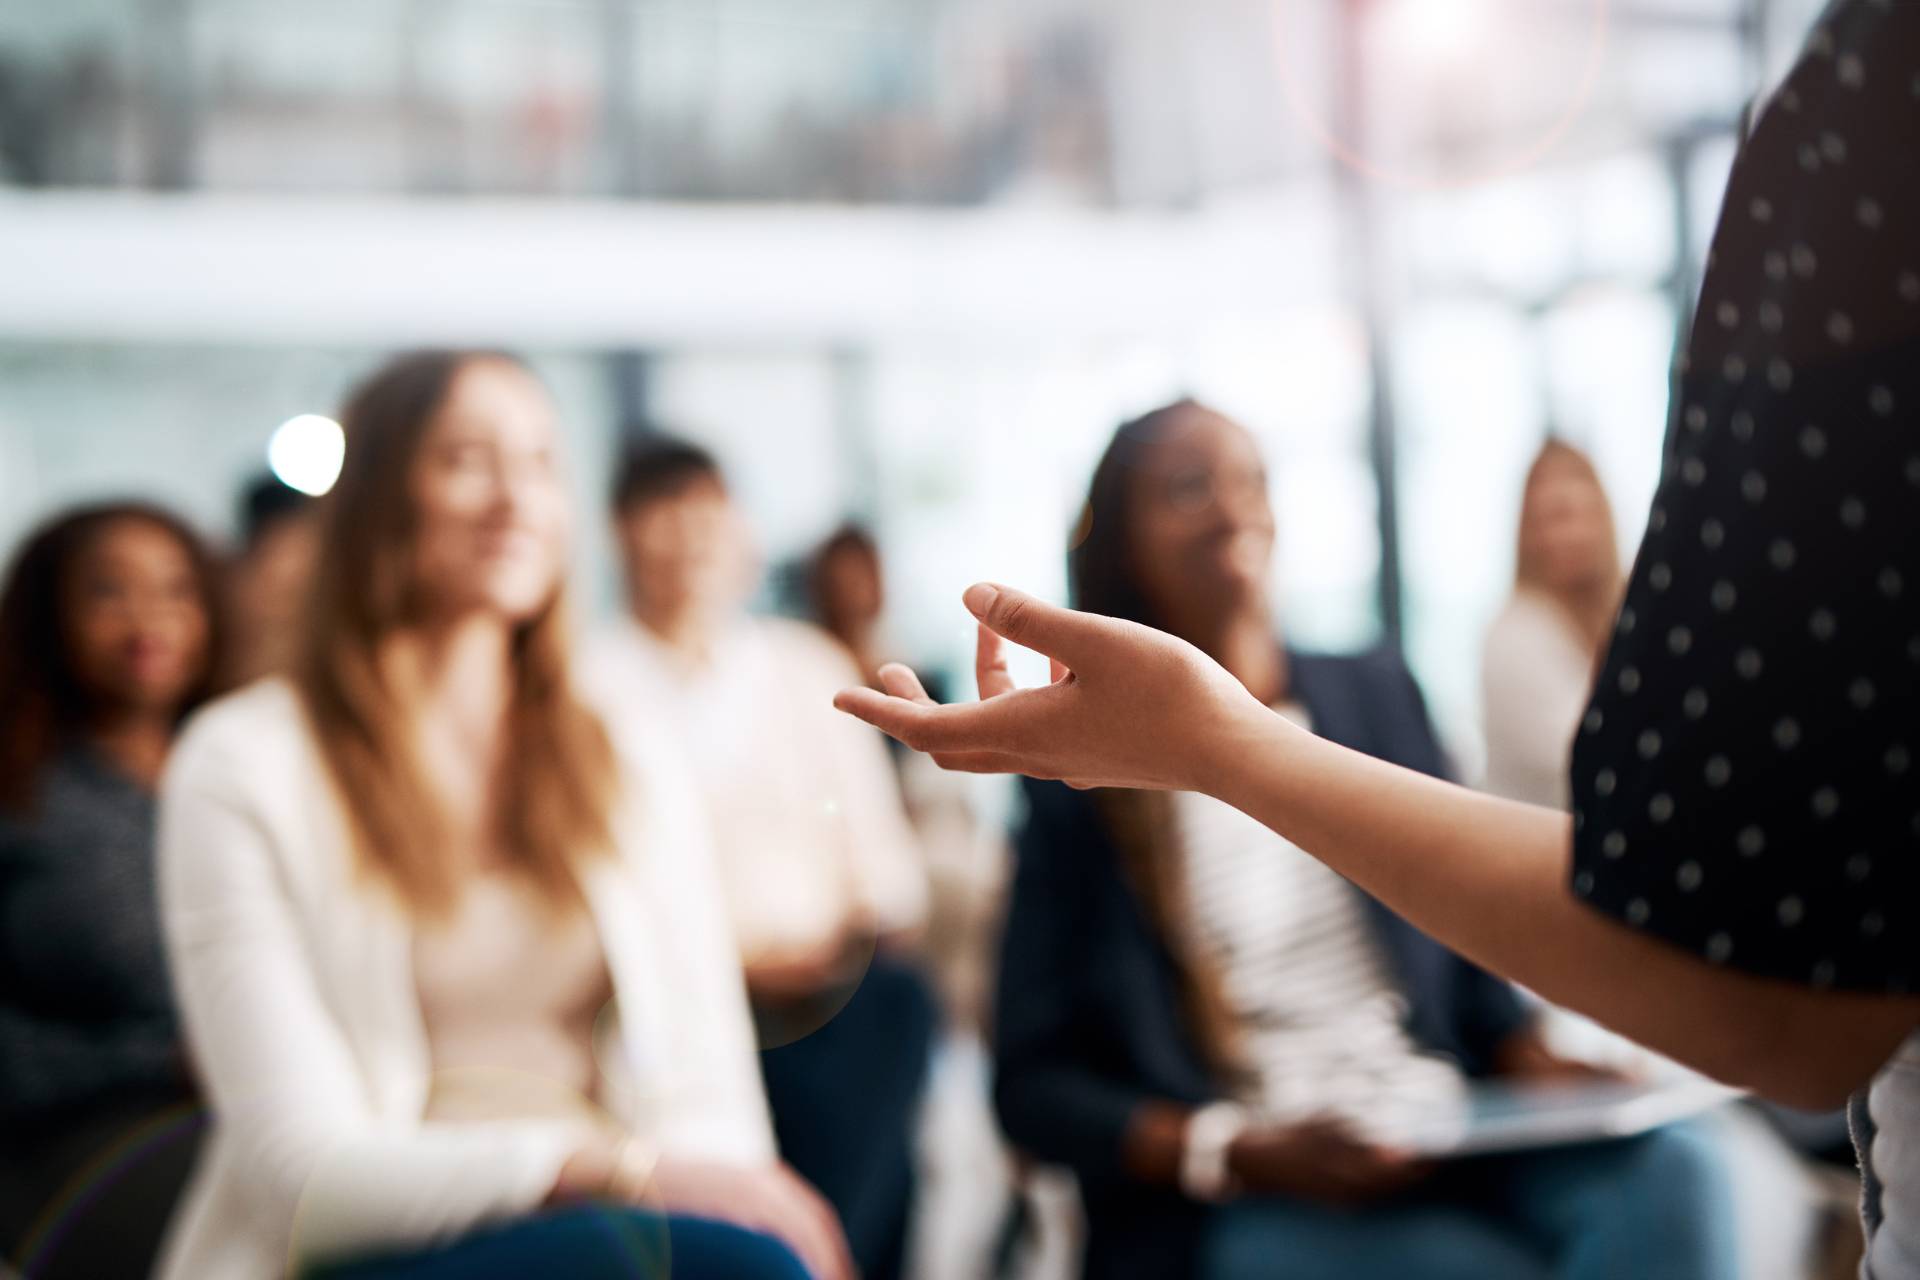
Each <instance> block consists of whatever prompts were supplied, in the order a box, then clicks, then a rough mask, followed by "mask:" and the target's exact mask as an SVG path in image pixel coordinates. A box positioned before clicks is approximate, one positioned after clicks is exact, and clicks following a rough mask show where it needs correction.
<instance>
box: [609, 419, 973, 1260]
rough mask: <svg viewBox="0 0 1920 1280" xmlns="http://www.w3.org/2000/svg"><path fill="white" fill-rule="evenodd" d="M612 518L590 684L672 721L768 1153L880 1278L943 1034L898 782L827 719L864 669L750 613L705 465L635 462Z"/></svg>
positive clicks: (743, 572)
mask: <svg viewBox="0 0 1920 1280" xmlns="http://www.w3.org/2000/svg"><path fill="white" fill-rule="evenodd" d="M613 514H614V520H615V526H616V533H617V536H618V539H619V544H620V548H621V552H622V555H623V557H624V559H625V565H626V576H627V587H628V602H629V607H630V611H631V617H630V618H628V619H627V620H625V621H623V622H622V623H621V624H618V625H617V626H615V627H614V628H611V629H609V630H608V631H607V632H606V633H605V634H604V635H602V636H600V637H599V638H598V642H597V644H596V645H595V647H594V651H593V659H592V666H593V669H594V671H595V674H596V678H598V679H599V680H601V681H602V682H603V684H604V686H605V687H606V688H608V689H610V690H619V691H620V692H619V693H618V694H617V695H615V696H618V697H619V698H620V700H621V705H622V706H623V707H624V712H623V714H625V715H627V716H630V717H632V718H634V719H643V720H649V721H652V720H664V721H665V722H666V723H668V724H669V725H671V726H672V727H673V728H674V729H675V730H676V731H677V733H678V735H679V738H680V740H681V742H682V743H683V745H684V748H685V751H686V753H687V758H688V760H689V761H690V762H691V763H692V765H693V768H694V771H695V772H696V773H697V774H698V777H699V782H700V785H701V786H702V788H703V789H704V792H705V795H706V799H707V802H708V808H709V811H710V812H711V815H712V819H713V823H714V827H715V833H716V836H717V838H718V839H717V843H718V850H719V856H720V867H721V874H722V878H723V880H724V883H725V886H726V891H727V898H728V902H729V905H730V907H731V910H732V916H733V923H734V928H735V930H736V931H737V933H738V935H739V942H740V946H741V950H742V958H743V961H744V964H745V966H746V973H747V985H748V989H749V991H750V993H751V995H752V997H753V1003H754V1009H755V1013H756V1015H757V1016H758V1018H759V1021H760V1026H761V1035H762V1042H763V1044H765V1045H766V1046H767V1052H766V1053H765V1054H763V1055H762V1066H763V1069H764V1072H765V1076H766V1081H767V1093H768V1098H769V1100H770V1102H771V1103H772V1105H773V1119H774V1127H775V1130H776V1132H777V1133H778V1135H779V1140H780V1149H781V1152H782V1154H783V1155H784V1156H785V1157H786V1158H787V1159H788V1160H789V1161H791V1162H792V1163H793V1165H794V1167H795V1168H796V1169H798V1170H799V1171H800V1172H801V1173H802V1174H803V1175H805V1176H806V1177H808V1178H810V1179H811V1180H812V1181H813V1182H814V1183H815V1184H816V1185H818V1186H819V1187H820V1189H821V1191H822V1192H824V1193H825V1194H826V1196H827V1197H828V1199H830V1200H831V1201H832V1202H833V1204H834V1205H835V1207H836V1208H838V1209H839V1211H840V1214H841V1217H842V1220H843V1221H844V1222H845V1224H846V1228H847V1234H848V1237H849V1239H850V1240H851V1241H852V1243H853V1249H854V1255H855V1257H856V1259H857V1260H858V1261H859V1263H860V1266H861V1269H862V1271H863V1272H864V1274H865V1275H866V1276H867V1277H868V1278H869V1280H885V1278H886V1277H889V1276H891V1275H894V1274H895V1273H896V1272H897V1269H898V1267H899V1263H900V1257H901V1252H902V1250H903V1248H904V1241H905V1237H906V1229H907V1218H908V1211H909V1207H910V1198H911V1197H910V1193H911V1188H912V1185H913V1178H912V1170H913V1165H912V1134H913V1122H914V1119H915V1116H916V1112H917V1108H918V1104H919V1099H920V1096H921V1092H922V1088H923V1085H924V1081H925V1077H926V1071H927V1057H928V1049H929V1045H930V1043H931V1039H932V1036H933V1032H934V1029H935V1021H936V1019H935V1010H934V1005H933V1001H932V997H931V995H930V993H929V991H928V988H927V985H926V983H925V981H924V979H923V978H922V977H921V976H920V973H919V970H918V967H917V964H916V962H915V960H914V958H913V957H912V955H911V954H910V953H911V952H912V950H913V947H914V944H915V943H916V942H917V940H918V934H919V932H920V930H921V928H922V925H923V923H924V921H925V917H926V911H927V884H926V876H925V871H924V869H923V867H922V864H921V861H920V852H919V849H918V847H917V844H916V841H915V838H914V833H913V829H912V827H911V826H910V825H909V824H908V821H907V816H906V814H905V812H904V811H903V809H902V806H901V800H900V791H899V786H898V784H897V782H896V780H895V778H894V774H893V770H892V768H891V766H890V765H889V764H888V762H887V755H886V748H885V747H884V746H882V745H881V743H880V740H879V739H878V738H877V737H876V736H875V735H873V734H871V733H868V732H864V731H863V730H862V728H861V726H859V725H858V724H854V723H851V722H849V721H848V720H847V719H846V718H845V717H843V716H838V715H837V714H836V713H835V712H834V710H833V706H832V698H833V694H834V692H835V691H836V690H838V689H839V688H841V687H844V686H845V685H846V684H847V683H848V682H850V681H857V680H858V679H860V678H861V677H860V674H859V673H857V672H856V671H855V669H854V667H853V665H852V664H851V663H850V662H849V661H848V660H847V657H846V655H845V654H843V653H842V652H841V651H840V649H839V647H838V646H837V645H836V644H835V643H834V642H833V640H832V639H831V638H830V637H828V636H826V635H823V634H822V633H821V632H819V631H818V630H816V629H815V628H812V627H808V626H804V625H802V624H799V623H794V622H788V621H783V620H779V619H762V618H754V617H751V616H749V615H748V614H747V613H746V611H745V603H746V600H747V597H748V596H749V594H750V593H751V590H752V587H753V585H754V580H755V577H756V575H757V562H756V559H755V556H754V555H753V552H752V550H751V540H750V538H749V536H748V534H747V530H746V526H745V521H744V520H743V518H742V517H741V515H740V513H739V512H738V511H737V510H736V509H735V507H734V505H733V501H732V499H731V497H730V496H729V494H728V491H727V487H726V484H725V482H724V480H723V479H722V477H721V474H720V470H719V467H718V466H717V465H716V464H715V462H714V460H713V459H712V458H711V457H710V456H708V455H707V454H706V453H705V452H703V451H702V450H700V449H698V448H696V447H694V446H692V445H688V444H684V443H680V442H675V441H667V440H656V441H653V442H650V443H644V444H641V445H639V446H637V447H636V448H635V449H634V450H633V451H632V452H631V453H630V454H629V455H628V456H627V457H626V459H625V460H624V461H623V463H622V464H621V467H620V470H619V475H618V477H617V481H616V484H615V490H614V497H613ZM610 701H611V699H610ZM843 1005H844V1007H842V1006H843Z"/></svg>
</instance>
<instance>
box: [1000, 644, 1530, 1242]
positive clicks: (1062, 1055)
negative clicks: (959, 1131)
mask: <svg viewBox="0 0 1920 1280" xmlns="http://www.w3.org/2000/svg"><path fill="white" fill-rule="evenodd" d="M1288 659H1289V662H1290V664H1291V667H1290V670H1291V678H1292V693H1293V696H1294V697H1295V698H1297V699H1298V700H1299V701H1300V702H1302V703H1303V704H1305V706H1306V708H1307V710H1308V712H1309V713H1310V714H1311V716H1312V717H1313V728H1314V732H1316V733H1317V734H1319V735H1320V736H1321V737H1324V738H1328V739H1330V740H1332V741H1334V742H1338V743H1340V744H1341V745H1343V746H1347V747H1352V748H1354V749H1355V750H1359V751H1364V752H1366V753H1368V754H1369V755H1374V756H1378V757H1380V758H1381V759H1384V760H1390V761H1392V762H1394V763H1396V764H1400V765H1404V766H1406V767H1408V768H1411V769H1417V770H1419V771H1420V772H1422V773H1428V774H1433V775H1435V776H1443V775H1444V773H1445V768H1446V762H1445V759H1444V757H1443V755H1442V753H1441V750H1440V746H1439V743H1438V741H1437V740H1436V739H1435V737H1434V733H1433V727H1432V725H1431V724H1430V722H1429V721H1428V719H1427V712H1426V705H1425V702H1424V701H1423V700H1422V698H1421V696H1420V690H1419V687H1418V686H1417V685H1416V684H1415V683H1414V680H1413V676H1412V675H1411V673H1409V672H1408V670H1407V669H1406V666H1405V665H1404V664H1403V663H1402V662H1401V661H1400V659H1399V658H1398V657H1397V656H1396V655H1393V654H1389V653H1384V652H1383V653H1375V654H1369V655H1365V656H1361V657H1325V656H1310V655H1304V654H1289V655H1288ZM1027 799H1028V805H1029V813H1028V818H1027V822H1026V826H1025V828H1024V830H1023V831H1022V833H1021V835H1020V838H1019V848H1018V856H1019V865H1018V870H1017V872H1016V874H1015V880H1014V887H1013V896H1012V903H1011V908H1010V913H1009V916H1008V921H1007V930H1006V936H1005V940H1004V943H1003V950H1002V955H1001V970H1000V980H999V992H998V997H997V1001H996V1005H997V1007H996V1014H995V1020H996V1027H995V1039H996V1047H995V1059H996V1064H995V1065H996V1070H995V1081H994V1106H995V1109H996V1110H997V1111H998V1113H999V1116H1000V1122H1001V1124H1002V1125H1003V1126H1004V1128H1005V1129H1006V1132H1007V1135H1008V1136H1009V1137H1010V1138H1011V1139H1012V1140H1013V1142H1014V1144H1015V1145H1016V1146H1018V1147H1020V1148H1021V1149H1023V1150H1024V1151H1026V1152H1028V1153H1029V1154H1031V1155H1033V1156H1035V1157H1037V1158H1039V1159H1041V1160H1044V1161H1047V1162H1049V1163H1055V1164H1064V1165H1067V1166H1069V1167H1070V1168H1072V1169H1073V1171H1074V1172H1075V1173H1076V1174H1077V1175H1078V1177H1079V1181H1080V1187H1081V1195H1082V1198H1083V1199H1084V1201H1085V1205H1086V1211H1087V1226H1088V1231H1087V1257H1086V1269H1085V1274H1086V1276H1087V1277H1088V1278H1089V1280H1146V1278H1147V1277H1153V1278H1155V1280H1159V1278H1161V1277H1183V1276H1187V1275H1190V1274H1191V1273H1192V1271H1193V1266H1194V1251H1195V1248H1196V1246H1197V1243H1198V1237H1199V1232H1200V1229H1201V1226H1202V1224H1203V1221H1204V1215H1205V1212H1206V1209H1205V1207H1204V1206H1201V1205H1197V1204H1194V1203H1193V1202H1192V1201H1189V1200H1187V1199H1185V1198H1184V1197H1183V1196H1181V1195H1180V1194H1179V1193H1178V1192H1177V1191H1173V1190H1170V1189H1168V1188H1165V1187H1156V1186H1147V1185H1143V1184H1141V1183H1137V1182H1134V1181H1132V1180H1130V1179H1129V1178H1128V1177H1127V1176H1126V1174H1125V1172H1124V1171H1123V1169H1122V1165H1121V1156H1120V1151H1121V1142H1122V1138H1123V1135H1124V1134H1125V1132H1126V1129H1127V1125H1128V1122H1129V1119H1130V1118H1131V1117H1132V1115H1133V1113H1134V1111H1135V1109H1136V1108H1138V1107H1139V1106H1140V1105H1141V1104H1142V1103H1146V1102H1149V1101H1155V1100H1170V1101H1174V1102H1179V1103H1186V1104H1190V1105H1198V1104H1201V1103H1205V1102H1209V1101H1213V1100H1215V1099H1217V1098H1219V1097H1221V1096H1222V1087H1221V1085H1220V1084H1219V1083H1218V1082H1217V1081H1216V1080H1215V1079H1214V1078H1213V1076H1212V1074H1211V1073H1210V1071H1209V1069H1208V1068H1207V1066H1206V1065H1205V1063H1204V1062H1203V1061H1202V1058H1201V1055H1200V1052H1199V1050H1198V1048H1197V1046H1196V1045H1195V1044H1194V1043H1193V1040H1192V1037H1191V1035H1190V1034H1189V1032H1188V1031H1187V1029H1186V1026H1185V1023H1184V1022H1183V1019H1182V1014H1181V1009H1180V1004H1179V998H1178V995H1177V991H1178V985H1177V979H1176V973H1175V969H1174V962H1173V959H1172V957H1171V956H1170V955H1169V953H1168V951H1167V948H1166V946H1165V945H1164V943H1163V942H1162V940H1161V938H1160V936H1159V934H1158V931H1157V930H1156V929H1155V928H1154V927H1153V926H1152V925H1151V924H1150V922H1149V921H1148V918H1147V916H1146V913H1145V908H1144V907H1143V905H1142V904H1141V903H1140V901H1139V900H1138V898H1137V896H1136V895H1135V894H1134V892H1133V891H1132V889H1131V888H1130V887H1129V886H1128V884H1127V882H1126V881H1125V879H1124V878H1123V875H1122V872H1121V864H1120V861H1119V855H1118V853H1117V852H1116V850H1115V849H1114V848H1113V846H1112V844H1111V843H1110V841H1109V840H1108V838H1107V835H1106V832H1105V829H1104V826H1103V824H1102V823H1101V821H1100V819H1099V816H1098V814H1097V812H1096V809H1095V807H1094V804H1093V801H1092V799H1091V798H1090V797H1089V796H1088V795H1087V794H1086V793H1083V792H1077V791H1073V790H1071V789H1069V788H1067V787H1065V786H1062V785H1061V784H1059V783H1052V782H1046V783H1034V782H1030V783H1028V784H1027ZM1355 892H1356V893H1357V892H1359V891H1358V890H1355ZM1368 901H1369V903H1370V905H1371V912H1372V914H1371V918H1372V920H1373V923H1374V925H1375V927H1376V929H1377V932H1378V937H1379V940H1380V942H1381V944H1382V946H1383V948H1384V949H1385V951H1386V953H1387V955H1388V957H1389V959H1390V961H1391V965H1392V968H1393V970H1394V972H1395V974H1396V975H1397V977H1398V979H1399V982H1400V985H1401V987H1402V989H1403V990H1404V992H1405V994H1406V996H1407V999H1408V1006H1409V1015H1408V1023H1409V1028H1410V1030H1411V1031H1412V1033H1413V1034H1414V1036H1415V1037H1416V1038H1417V1039H1418V1040H1419V1041H1420V1042H1421V1043H1423V1044H1424V1045H1426V1046H1427V1047H1429V1048H1431V1049H1434V1050H1437V1051H1440V1052H1443V1053H1447V1054H1451V1055H1453V1056H1455V1057H1456V1058H1458V1059H1459V1060H1460V1062H1461V1063H1462V1064H1463V1065H1464V1066H1465V1068H1466V1069H1467V1071H1468V1072H1470V1073H1473V1074H1482V1073H1484V1072H1485V1071H1486V1070H1487V1069H1488V1068H1489V1065H1490V1064H1489V1057H1490V1055H1491V1053H1492V1051H1493V1049H1494V1047H1495V1046H1496V1045H1497V1044H1498V1043H1499V1042H1500V1041H1501V1040H1503V1039H1504V1038H1506V1037H1507V1036H1508V1035H1510V1034H1511V1033H1512V1032H1513V1031H1515V1030H1516V1029H1518V1028H1519V1027H1520V1026H1521V1025H1522V1024H1523V1023H1524V1022H1525V1021H1526V1020H1527V1016H1528V1015H1527V1013H1526V1011H1525V1009H1524V1007H1523V1006H1522V1004H1521V1003H1520V1001H1519V999H1518V998H1517V996H1516V995H1515V993H1514V991H1513V990H1512V988H1510V987H1509V986H1508V985H1507V984H1506V983H1504V982H1502V981H1500V980H1498V979H1496V978H1493V977H1491V976H1490V975H1488V974H1486V973H1485V972H1483V971H1481V970H1480V969H1477V968H1475V967H1474V966H1472V965H1470V964H1468V963H1467V962H1466V961H1464V960H1462V959H1460V958H1459V957H1457V956H1455V955H1454V954H1453V953H1452V952H1449V951H1447V950H1446V949H1444V948H1443V947H1441V946H1440V945H1439V944H1438V943H1436V942H1434V941H1432V940H1431V939H1429V938H1428V937H1426V936H1425V935H1424V934H1422V933H1420V932H1418V931H1417V930H1415V929H1414V928H1413V927H1412V926H1411V925H1409V924H1407V923H1406V922H1405V921H1403V920H1401V919H1400V918H1399V917H1398V916H1396V915H1394V914H1393V913H1391V912H1389V911H1388V910H1386V908H1384V907H1381V906H1380V905H1379V904H1377V903H1373V902H1372V900H1371V899H1369V900H1368Z"/></svg>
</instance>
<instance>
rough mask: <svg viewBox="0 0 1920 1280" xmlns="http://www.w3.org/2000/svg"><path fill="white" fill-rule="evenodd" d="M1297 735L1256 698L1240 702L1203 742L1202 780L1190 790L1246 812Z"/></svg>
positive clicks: (1232, 707)
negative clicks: (1246, 808)
mask: <svg viewBox="0 0 1920 1280" xmlns="http://www.w3.org/2000/svg"><path fill="white" fill-rule="evenodd" d="M1298 732H1300V731H1299V730H1297V729H1295V728H1294V726H1292V725H1290V724H1288V723H1287V722H1286V720H1285V719H1283V718H1282V717H1281V716H1279V715H1277V714H1275V713H1274V712H1273V711H1272V710H1271V709H1270V708H1268V707H1264V706H1262V705H1260V703H1259V701H1258V700H1256V699H1255V698H1254V697H1253V695H1251V694H1248V695H1247V696H1246V697H1244V698H1241V699H1237V700H1236V701H1235V702H1234V703H1233V704H1232V706H1231V707H1230V708H1229V711H1228V714H1227V715H1226V716H1225V717H1223V718H1222V719H1221V720H1220V721H1219V722H1217V723H1216V724H1214V725H1212V726H1210V732H1209V733H1208V734H1207V735H1206V737H1205V738H1204V739H1203V742H1202V750H1201V751H1200V752H1199V753H1198V756H1199V764H1200V768H1199V770H1198V773H1199V775H1200V776H1199V777H1198V778H1197V779H1195V781H1194V785H1193V786H1192V787H1191V788H1189V789H1190V790H1194V791H1201V792H1204V793H1206V794H1207V795H1210V796H1212V797H1213V798H1214V799H1216V800H1220V801H1223V802H1225V803H1227V804H1230V805H1233V806H1234V807H1235V808H1244V807H1245V802H1246V801H1247V800H1248V798H1249V797H1250V796H1251V795H1253V794H1255V793H1257V792H1258V791H1259V790H1260V784H1261V780H1262V778H1263V777H1267V776H1270V774H1271V771H1272V768H1273V765H1274V762H1275V761H1276V759H1277V758H1278V756H1279V755H1280V754H1282V753H1284V752H1285V751H1286V749H1287V746H1288V742H1287V735H1289V734H1291V733H1298Z"/></svg>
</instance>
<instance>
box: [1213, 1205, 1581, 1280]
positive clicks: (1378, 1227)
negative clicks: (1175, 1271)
mask: <svg viewBox="0 0 1920 1280" xmlns="http://www.w3.org/2000/svg"><path fill="white" fill-rule="evenodd" d="M1200 1257H1201V1263H1200V1272H1199V1274H1200V1277H1201V1280H1401V1278H1404V1277H1406V1276H1420V1277H1422V1278H1423V1280H1549V1278H1550V1276H1551V1275H1552V1272H1551V1270H1550V1268H1549V1267H1548V1265H1547V1263H1546V1261H1545V1260H1544V1259H1542V1258H1540V1257H1539V1256H1537V1255H1536V1254H1534V1253H1533V1252H1532V1251H1531V1250H1529V1249H1528V1248H1527V1246H1526V1244H1525V1243H1524V1241H1523V1240H1522V1239H1521V1237H1520V1236H1519V1235H1518V1234H1517V1233H1515V1232H1512V1231H1508V1230H1504V1229H1503V1228H1502V1227H1501V1226H1500V1224H1499V1223H1498V1222H1497V1221H1495V1220H1493V1219H1492V1218H1489V1217H1488V1216H1486V1215H1484V1214H1479V1213H1474V1212H1471V1211H1468V1210H1465V1209H1462V1208H1460V1207H1459V1206H1456V1205H1446V1204H1432V1203H1411V1204H1390V1205H1383V1206H1377V1207H1373V1208H1364V1209H1337V1208H1333V1207H1330V1206H1325V1205H1317V1204H1308V1203H1305V1202H1301V1201H1290V1200H1249V1201H1244V1202H1241V1203H1238V1204H1232V1205H1228V1206H1226V1207H1224V1208H1222V1209H1219V1210H1218V1211H1216V1212H1215V1213H1214V1214H1213V1216H1212V1221H1211V1222H1210V1223H1209V1225H1208V1227H1207V1231H1206V1234H1205V1236H1204V1238H1203V1240H1202V1243H1201V1252H1200Z"/></svg>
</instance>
